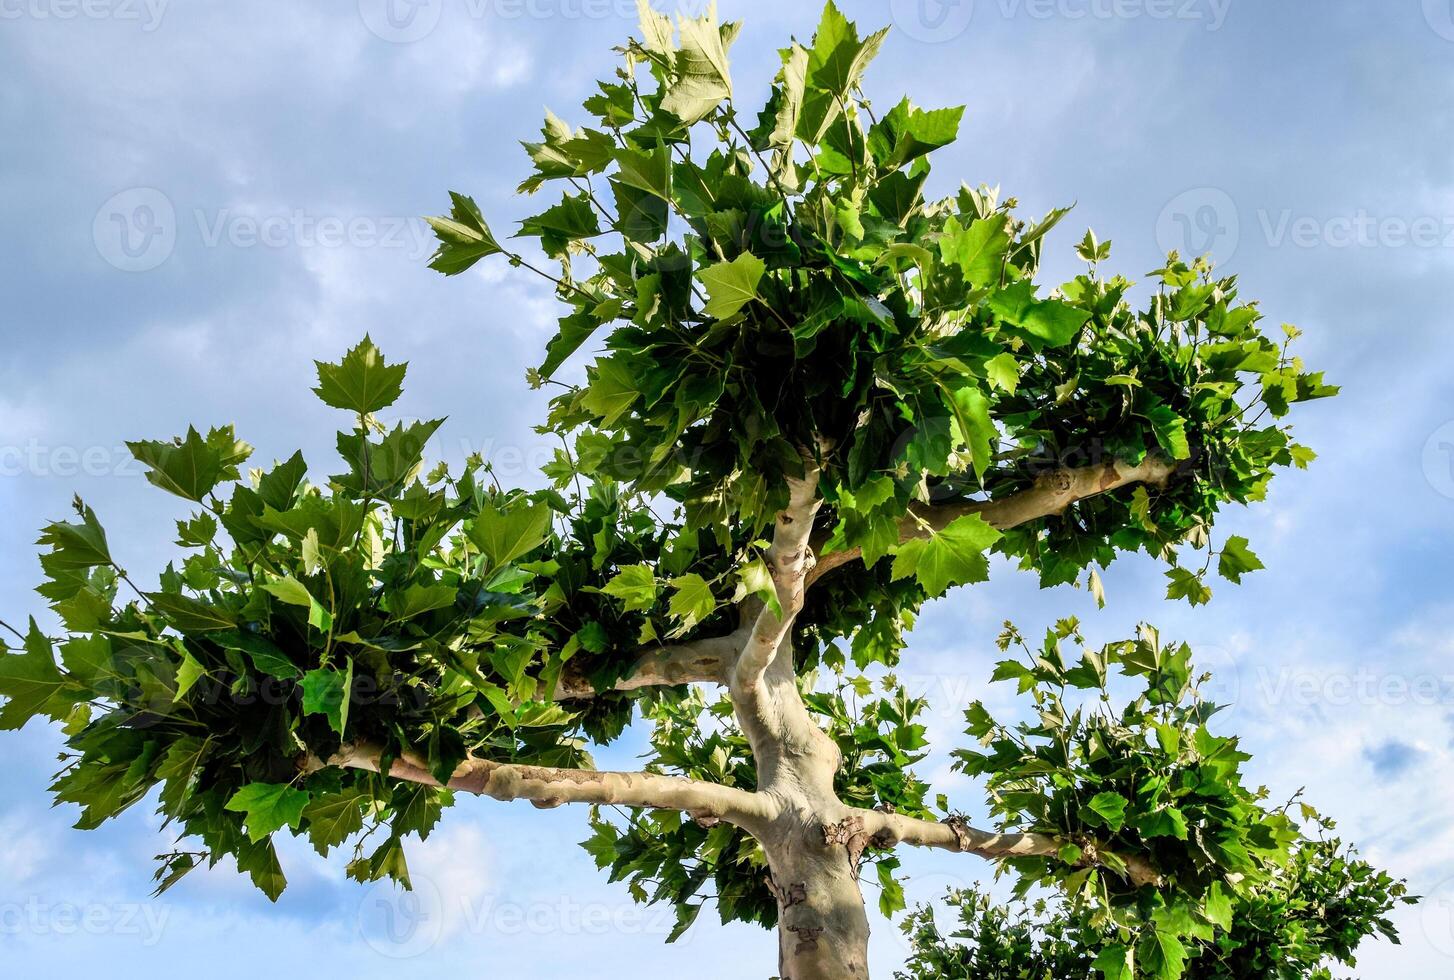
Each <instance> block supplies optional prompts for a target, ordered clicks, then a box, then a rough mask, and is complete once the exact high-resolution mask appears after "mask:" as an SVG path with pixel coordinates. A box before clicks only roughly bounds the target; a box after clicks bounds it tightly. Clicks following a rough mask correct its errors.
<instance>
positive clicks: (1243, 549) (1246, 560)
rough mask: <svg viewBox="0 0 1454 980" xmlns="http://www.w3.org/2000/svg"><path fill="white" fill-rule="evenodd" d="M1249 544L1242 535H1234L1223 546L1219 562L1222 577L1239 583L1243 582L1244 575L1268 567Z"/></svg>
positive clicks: (1218, 568) (1218, 567)
mask: <svg viewBox="0 0 1454 980" xmlns="http://www.w3.org/2000/svg"><path fill="white" fill-rule="evenodd" d="M1247 545H1248V541H1247V539H1246V538H1244V537H1242V536H1241V535H1233V536H1232V537H1230V538H1228V539H1227V543H1226V544H1225V545H1223V546H1222V557H1221V559H1220V560H1219V561H1218V562H1217V570H1218V571H1220V572H1221V573H1222V577H1223V578H1225V579H1227V580H1228V581H1231V582H1235V583H1237V584H1238V585H1240V584H1241V583H1242V576H1243V575H1246V574H1247V573H1248V572H1255V571H1259V570H1261V569H1263V568H1266V567H1267V566H1266V565H1264V564H1262V559H1260V558H1258V557H1257V556H1256V555H1255V554H1253V553H1252V551H1251V550H1250V549H1249V548H1248V547H1247Z"/></svg>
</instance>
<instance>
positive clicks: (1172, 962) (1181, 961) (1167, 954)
mask: <svg viewBox="0 0 1454 980" xmlns="http://www.w3.org/2000/svg"><path fill="white" fill-rule="evenodd" d="M1136 960H1137V965H1138V966H1139V968H1140V969H1141V970H1142V971H1143V972H1144V973H1145V975H1146V976H1147V977H1150V978H1154V980H1179V978H1180V977H1181V975H1182V973H1183V972H1184V971H1185V970H1186V947H1185V946H1184V945H1182V942H1181V940H1180V939H1178V938H1176V937H1175V936H1173V935H1172V934H1171V933H1169V932H1163V931H1161V930H1160V929H1153V930H1150V931H1148V932H1147V933H1146V934H1145V935H1143V936H1142V937H1141V941H1140V942H1139V943H1137V944H1136Z"/></svg>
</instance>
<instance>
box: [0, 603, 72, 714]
mask: <svg viewBox="0 0 1454 980" xmlns="http://www.w3.org/2000/svg"><path fill="white" fill-rule="evenodd" d="M66 687H67V681H66V677H65V675H64V674H62V673H61V671H60V668H58V667H57V666H56V660H55V651H54V650H53V649H52V647H51V644H50V640H48V639H46V637H45V635H44V634H43V633H41V631H40V627H39V626H37V625H36V623H35V620H33V619H32V620H31V621H30V631H29V633H28V634H27V635H26V637H25V647H24V652H22V653H11V654H4V655H0V697H4V698H5V699H6V704H5V707H4V708H3V709H0V731H7V732H13V731H19V730H20V729H21V728H23V727H24V726H25V723H26V722H27V721H29V720H30V719H31V718H34V717H36V716H37V715H43V716H45V717H47V718H51V719H52V720H55V721H60V720H61V719H62V718H64V717H65V716H66V715H67V714H68V713H69V712H70V710H71V705H72V704H73V702H72V701H70V700H68V699H67V698H65V697H64V696H63V692H64V691H65V689H66Z"/></svg>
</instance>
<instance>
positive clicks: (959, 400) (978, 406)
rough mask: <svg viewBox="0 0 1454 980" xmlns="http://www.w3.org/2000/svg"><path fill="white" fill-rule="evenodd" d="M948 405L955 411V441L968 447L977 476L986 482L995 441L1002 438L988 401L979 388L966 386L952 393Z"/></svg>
mask: <svg viewBox="0 0 1454 980" xmlns="http://www.w3.org/2000/svg"><path fill="white" fill-rule="evenodd" d="M949 406H950V408H951V409H952V410H953V412H954V427H955V438H956V440H957V441H958V442H959V444H961V445H964V446H967V447H968V448H969V453H970V459H971V460H972V461H973V464H974V475H975V477H976V479H980V480H983V479H984V475H985V472H986V471H987V470H988V469H989V466H990V462H991V457H992V456H993V446H994V442H995V440H996V439H998V438H999V433H998V432H997V431H996V430H995V424H994V422H993V421H991V419H990V403H989V399H988V398H986V397H985V393H984V392H983V391H980V390H979V389H978V388H975V387H964V388H960V389H959V390H958V391H955V392H952V393H951V394H950V401H949Z"/></svg>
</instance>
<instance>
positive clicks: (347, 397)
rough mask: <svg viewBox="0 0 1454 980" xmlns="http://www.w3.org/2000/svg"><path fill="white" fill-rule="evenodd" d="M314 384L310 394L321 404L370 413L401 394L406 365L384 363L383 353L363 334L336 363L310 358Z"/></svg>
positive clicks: (363, 413)
mask: <svg viewBox="0 0 1454 980" xmlns="http://www.w3.org/2000/svg"><path fill="white" fill-rule="evenodd" d="M313 363H314V364H315V365H317V368H318V387H317V388H314V389H313V393H314V394H315V395H317V396H318V397H319V398H320V399H322V401H323V403H324V404H325V405H331V406H332V407H333V408H341V409H344V410H345V411H349V412H356V413H358V414H359V415H371V414H373V413H374V412H378V411H381V410H383V409H385V408H388V407H389V406H390V405H392V404H394V402H396V401H398V400H399V396H400V395H402V394H403V393H404V376H405V374H407V373H408V371H409V365H408V364H407V363H406V364H389V363H387V362H385V360H384V355H383V352H381V351H380V350H379V349H378V347H376V346H374V342H373V340H371V339H370V338H369V337H368V336H367V335H365V336H364V339H363V340H362V341H361V342H360V343H359V345H358V346H357V347H355V348H353V349H352V350H350V351H349V352H348V353H347V354H345V355H343V360H342V361H340V362H339V363H337V364H326V363H324V362H323V361H314V362H313Z"/></svg>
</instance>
